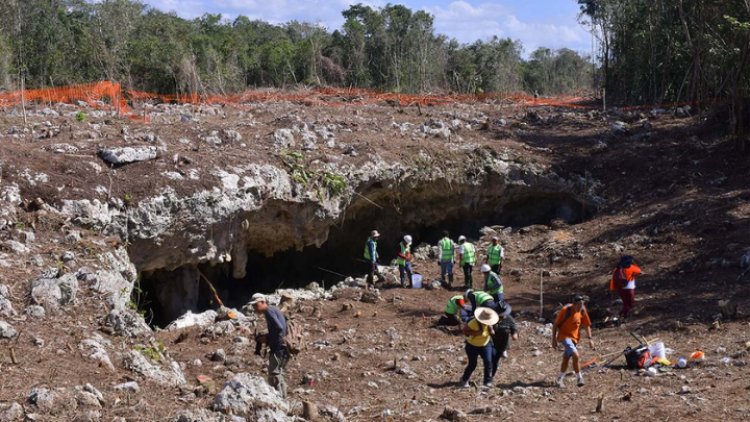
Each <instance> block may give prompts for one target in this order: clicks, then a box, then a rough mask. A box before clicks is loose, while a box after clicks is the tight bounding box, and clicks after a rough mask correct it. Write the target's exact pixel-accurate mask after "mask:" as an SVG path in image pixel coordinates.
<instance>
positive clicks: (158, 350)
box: [134, 340, 167, 362]
mask: <svg viewBox="0 0 750 422" xmlns="http://www.w3.org/2000/svg"><path fill="white" fill-rule="evenodd" d="M134 350H136V351H137V352H140V353H141V354H142V355H143V356H146V357H147V358H149V359H151V360H153V361H154V362H161V361H162V359H164V353H165V352H166V351H167V349H166V348H165V347H164V343H162V342H161V341H160V340H157V341H155V342H154V343H153V344H151V345H150V346H143V345H138V346H135V347H134Z"/></svg>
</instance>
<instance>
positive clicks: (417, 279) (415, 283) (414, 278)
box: [411, 274, 422, 289]
mask: <svg viewBox="0 0 750 422" xmlns="http://www.w3.org/2000/svg"><path fill="white" fill-rule="evenodd" d="M411 288H412V289H421V288H422V274H412V275H411Z"/></svg>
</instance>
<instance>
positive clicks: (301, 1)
mask: <svg viewBox="0 0 750 422" xmlns="http://www.w3.org/2000/svg"><path fill="white" fill-rule="evenodd" d="M143 1H144V2H145V3H146V4H149V5H150V6H152V7H154V8H157V9H159V10H162V11H165V12H172V11H173V12H176V13H177V14H178V15H179V16H182V17H184V18H190V19H191V18H195V17H199V16H201V15H203V14H204V13H221V14H222V15H223V16H224V17H225V18H227V19H230V20H231V19H234V18H236V17H237V16H239V15H245V16H248V17H249V18H251V19H260V20H264V21H266V22H271V23H277V24H278V23H285V22H289V21H291V20H298V21H306V22H314V23H318V24H320V25H322V26H325V27H326V28H328V29H329V30H334V29H339V28H340V27H341V25H342V24H343V21H344V20H343V17H342V16H341V12H342V11H343V10H346V9H348V8H349V6H350V5H352V4H356V3H362V4H366V5H369V6H372V7H382V6H385V5H386V4H387V3H389V2H388V1H380V0H360V1H356V0H355V1H348V0H143ZM390 3H392V4H403V5H404V6H407V7H409V8H410V9H412V10H425V11H427V12H429V13H430V14H432V15H433V16H434V17H435V30H436V32H437V33H440V34H445V35H447V36H449V37H451V38H456V39H457V40H459V41H461V42H463V43H470V42H473V41H476V40H488V39H490V38H492V37H493V36H495V35H496V36H498V37H500V38H506V37H509V38H511V39H514V40H521V42H522V43H523V45H524V50H525V54H529V53H530V52H531V51H533V50H535V49H536V48H537V47H541V46H543V47H549V48H553V49H559V48H563V47H566V48H570V49H573V50H576V51H579V52H581V53H584V54H589V53H590V52H591V35H590V34H589V33H588V31H587V30H586V28H584V27H583V26H581V25H580V24H579V23H578V20H577V17H578V11H579V8H578V4H577V1H575V0H495V1H488V0H432V1H425V0H401V1H398V0H391V1H390Z"/></svg>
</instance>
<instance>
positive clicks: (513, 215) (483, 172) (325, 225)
mask: <svg viewBox="0 0 750 422" xmlns="http://www.w3.org/2000/svg"><path fill="white" fill-rule="evenodd" d="M418 158H419V159H418V160H414V161H410V162H408V163H407V162H385V161H383V160H382V159H380V158H379V157H378V156H372V157H371V159H370V160H369V161H368V162H366V163H364V164H363V165H361V166H358V167H352V166H341V167H338V168H336V167H331V168H330V169H328V170H326V173H327V174H329V175H335V176H334V177H335V178H337V179H335V180H337V181H341V180H344V179H345V181H346V184H345V186H344V185H342V184H338V185H337V186H333V185H332V184H331V182H330V180H331V179H332V178H331V177H329V179H328V180H327V181H326V179H325V178H320V179H316V180H314V181H307V182H304V181H301V180H299V179H298V178H296V177H295V175H294V174H293V173H290V172H289V171H287V170H286V169H285V168H281V167H277V166H274V165H270V164H265V165H259V164H248V165H246V166H244V167H242V168H237V167H233V168H232V169H231V171H229V170H223V171H219V172H216V173H214V174H216V175H217V176H218V177H219V178H220V180H221V184H220V186H219V187H216V188H214V189H213V190H206V191H201V192H197V193H194V194H192V195H189V196H179V195H177V194H176V193H175V192H174V191H166V192H163V193H161V194H159V195H157V196H154V197H152V198H150V199H147V200H143V201H141V202H140V203H138V204H137V205H135V206H131V207H128V208H126V207H119V208H118V207H117V204H105V203H99V202H98V201H94V202H89V201H66V202H65V203H64V205H63V211H64V212H66V213H68V214H71V215H73V216H75V221H76V222H78V223H79V224H83V225H89V226H94V227H98V228H100V229H101V230H103V231H105V232H111V233H116V234H119V235H120V236H121V237H122V238H123V239H124V240H125V241H126V243H127V245H128V253H129V255H130V259H131V261H132V263H133V264H134V265H135V266H136V268H137V269H138V272H139V273H141V274H144V275H145V276H147V277H149V276H151V277H152V278H153V276H154V274H156V273H155V272H156V271H158V272H159V274H160V276H159V277H158V279H160V280H163V283H164V284H165V285H164V287H159V288H158V289H157V291H156V295H157V296H158V297H159V302H160V303H162V304H163V305H165V306H168V307H169V308H170V309H172V311H173V312H178V311H186V310H188V309H187V308H195V303H196V301H197V300H198V299H197V298H196V293H195V289H196V288H197V287H195V286H197V285H198V284H199V275H198V269H199V268H203V269H204V273H205V272H211V271H212V270H211V267H213V266H216V265H217V264H222V265H219V266H218V267H220V268H222V269H226V268H227V267H230V268H231V270H230V271H227V270H223V271H224V273H226V272H230V273H231V274H224V276H226V277H229V276H231V278H234V279H245V278H247V277H248V268H250V269H251V271H257V272H260V273H262V272H263V271H270V270H268V269H267V268H264V266H263V265H260V261H261V260H270V261H268V262H271V263H274V262H275V261H273V260H274V259H276V260H277V261H278V262H275V263H274V268H273V270H274V271H276V275H277V277H276V278H277V279H278V274H279V273H283V272H284V271H287V272H289V271H292V272H294V271H298V272H304V271H305V268H309V267H310V266H313V268H314V266H315V265H318V266H320V265H325V266H326V267H327V268H331V269H333V270H335V271H348V270H351V269H353V268H358V267H356V265H357V264H356V258H358V257H359V256H360V255H361V249H362V248H363V245H364V241H365V239H366V238H367V235H368V233H369V231H370V230H371V229H373V228H377V229H378V230H379V231H380V232H381V234H382V237H381V243H382V244H383V245H384V246H383V251H384V252H385V253H384V256H385V255H386V253H389V252H391V249H394V250H395V246H396V244H397V243H398V239H399V237H400V236H401V235H402V234H403V233H405V232H409V233H412V234H414V235H416V236H415V241H417V242H421V241H427V242H433V241H435V240H437V238H438V237H439V233H440V232H441V231H442V230H443V229H444V228H447V229H449V230H451V232H452V233H453V234H454V237H457V236H458V234H461V233H464V234H467V235H469V236H470V237H471V236H472V235H473V234H476V233H477V231H478V229H479V228H481V227H482V226H483V225H488V224H502V225H510V226H524V225H529V224H536V223H547V222H549V221H551V220H553V219H562V220H565V221H567V222H569V223H575V222H578V221H581V220H583V219H585V218H587V217H589V216H590V214H592V213H593V212H594V211H595V210H596V207H597V204H598V199H597V197H596V196H595V187H596V186H597V183H596V182H595V181H592V180H588V179H586V178H585V177H583V176H569V178H567V179H566V178H562V177H560V176H559V175H557V174H556V173H555V172H553V171H551V170H550V169H549V168H546V167H544V166H542V165H538V164H529V163H524V162H522V161H521V160H519V159H517V158H514V157H510V156H507V155H503V154H498V153H496V152H495V151H492V150H490V149H486V148H478V149H474V150H469V151H465V152H460V153H455V154H454V155H452V158H451V159H442V160H437V159H432V158H430V157H429V156H427V155H426V154H425V155H424V156H421V155H420V157H418ZM459 232H461V233H459ZM295 254H296V255H295ZM285 258H290V259H285ZM292 258H293V259H292ZM282 263H283V264H282ZM280 266H284V267H285V268H283V269H280ZM295 267H298V268H295ZM177 269H179V271H177V272H173V271H174V270H177ZM168 272H173V273H170V274H167V273H168ZM256 275H257V274H256ZM261 275H262V274H261ZM181 290H184V291H181ZM161 296H164V297H163V298H162V297H161ZM168 296H179V297H180V298H181V299H177V298H175V299H169V297H168ZM188 299H189V300H188ZM170 300H173V301H174V303H172V304H169V302H170ZM183 308H185V309H183ZM173 312H170V313H173Z"/></svg>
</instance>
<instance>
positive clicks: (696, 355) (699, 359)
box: [690, 350, 706, 362]
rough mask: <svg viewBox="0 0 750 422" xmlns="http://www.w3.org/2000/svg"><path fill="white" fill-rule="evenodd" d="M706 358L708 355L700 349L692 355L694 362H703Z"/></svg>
mask: <svg viewBox="0 0 750 422" xmlns="http://www.w3.org/2000/svg"><path fill="white" fill-rule="evenodd" d="M705 359H706V355H705V354H704V353H703V352H702V351H700V350H696V351H695V352H693V354H692V355H690V360H691V361H693V362H703V361H704V360H705Z"/></svg>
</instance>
